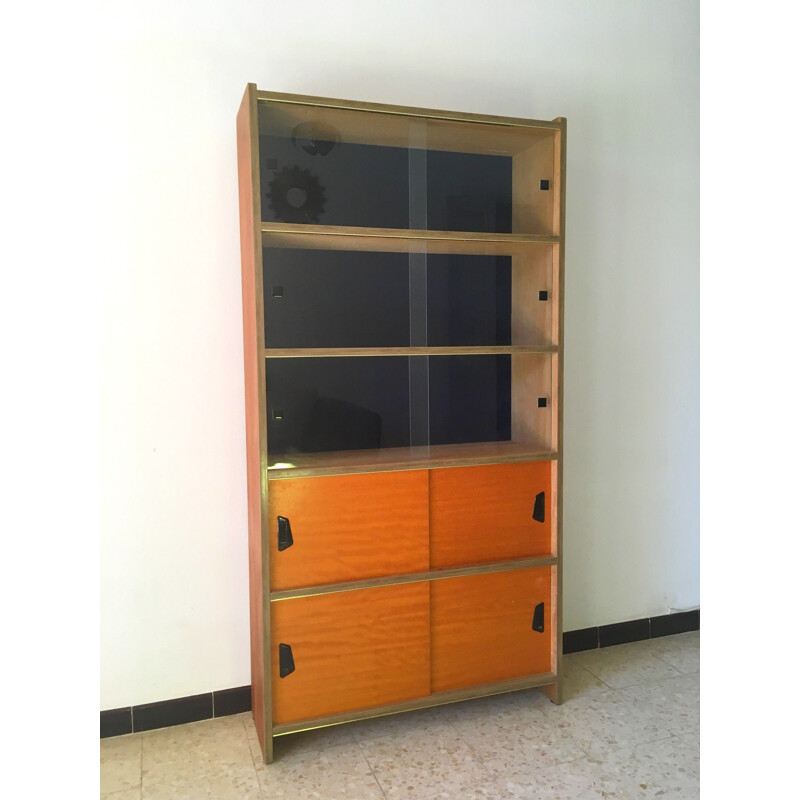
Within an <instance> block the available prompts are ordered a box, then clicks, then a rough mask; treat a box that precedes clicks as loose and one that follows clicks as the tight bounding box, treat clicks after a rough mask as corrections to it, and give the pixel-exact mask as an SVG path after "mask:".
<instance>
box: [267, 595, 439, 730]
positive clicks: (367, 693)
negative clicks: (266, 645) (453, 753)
mask: <svg viewBox="0 0 800 800" xmlns="http://www.w3.org/2000/svg"><path fill="white" fill-rule="evenodd" d="M281 643H284V644H288V645H290V646H291V648H292V657H293V660H294V666H295V670H294V672H292V673H291V674H289V675H286V676H285V677H283V678H281V677H280V671H279V663H280V662H279V645H280V644H281ZM272 676H273V679H272V701H273V706H272V707H273V721H274V722H275V723H276V724H277V723H282V722H291V721H297V720H301V719H307V718H309V717H316V716H322V715H324V714H335V713H338V712H342V711H350V710H355V709H359V708H368V707H370V706H376V705H381V704H383V703H394V702H399V701H401V700H410V699H413V698H416V697H424V696H427V695H429V694H430V596H429V584H428V583H412V584H401V585H395V586H380V587H376V588H374V589H362V590H360V591H352V592H337V593H333V594H325V595H316V596H313V597H300V598H295V599H292V600H280V601H277V602H274V603H273V604H272Z"/></svg>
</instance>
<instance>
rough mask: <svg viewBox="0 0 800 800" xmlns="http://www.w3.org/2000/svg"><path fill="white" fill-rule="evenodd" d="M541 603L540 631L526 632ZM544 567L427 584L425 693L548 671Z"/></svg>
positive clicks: (546, 569) (547, 585) (547, 586)
mask: <svg viewBox="0 0 800 800" xmlns="http://www.w3.org/2000/svg"><path fill="white" fill-rule="evenodd" d="M539 603H544V604H545V608H544V620H545V626H546V627H545V630H544V632H542V633H540V632H538V631H535V630H533V629H532V624H533V617H534V610H535V608H536V606H537V605H538V604H539ZM550 605H551V598H550V568H549V567H535V568H532V569H523V570H514V571H509V572H492V573H486V574H482V575H470V576H467V577H463V578H447V579H443V580H438V581H432V583H431V691H433V692H440V691H446V690H448V689H460V688H463V687H466V686H474V685H478V684H482V683H491V682H492V681H501V680H506V679H509V678H521V677H523V676H526V675H536V674H540V673H544V672H548V671H549V670H550V666H551V662H550V647H551V641H552V637H551V631H550V630H547V628H548V627H549V626H550V620H551V614H550Z"/></svg>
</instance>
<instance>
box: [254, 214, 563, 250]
mask: <svg viewBox="0 0 800 800" xmlns="http://www.w3.org/2000/svg"><path fill="white" fill-rule="evenodd" d="M261 238H262V242H263V245H264V247H304V248H311V249H320V250H370V251H374V252H381V253H406V252H409V253H454V254H463V255H494V256H513V255H522V254H524V253H529V252H530V248H531V247H535V246H543V245H544V246H552V245H554V244H558V243H559V242H560V241H561V240H560V237H558V236H545V235H539V234H533V233H473V232H468V231H428V230H411V229H406V228H351V227H344V226H339V225H304V224H296V223H289V222H262V223H261Z"/></svg>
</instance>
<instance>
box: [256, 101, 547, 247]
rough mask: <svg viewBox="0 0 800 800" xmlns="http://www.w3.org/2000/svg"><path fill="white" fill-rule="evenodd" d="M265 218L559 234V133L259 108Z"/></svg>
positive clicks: (282, 106) (306, 108)
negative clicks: (555, 227) (555, 229)
mask: <svg viewBox="0 0 800 800" xmlns="http://www.w3.org/2000/svg"><path fill="white" fill-rule="evenodd" d="M259 130H260V137H259V149H260V164H261V189H262V197H261V207H262V218H263V220H264V221H266V222H285V223H300V224H319V225H341V226H354V227H373V228H411V229H423V230H424V229H428V230H442V231H446V230H449V231H473V232H488V233H512V232H514V233H539V234H552V233H553V209H554V202H555V201H554V198H555V191H554V179H555V146H554V143H555V131H554V130H553V129H549V128H536V127H528V126H513V125H508V126H506V125H492V124H484V123H477V122H457V121H446V120H435V119H422V118H417V117H408V116H404V115H401V114H385V113H377V112H366V111H350V110H343V109H336V108H326V107H318V106H311V105H299V104H292V103H275V102H261V103H259Z"/></svg>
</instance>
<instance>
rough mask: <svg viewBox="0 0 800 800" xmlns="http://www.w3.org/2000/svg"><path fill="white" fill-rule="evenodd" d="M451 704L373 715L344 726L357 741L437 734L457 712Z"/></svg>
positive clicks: (448, 723)
mask: <svg viewBox="0 0 800 800" xmlns="http://www.w3.org/2000/svg"><path fill="white" fill-rule="evenodd" d="M458 713H459V712H458V710H454V709H453V707H452V706H438V707H437V708H423V709H420V710H418V711H406V712H404V713H402V714H393V715H389V716H385V717H375V718H374V719H365V720H361V721H360V722H355V723H353V724H352V725H348V726H344V727H347V728H350V730H351V731H352V735H353V736H354V737H355V740H356V741H357V742H369V741H373V740H375V739H382V738H385V737H391V738H392V739H394V740H396V741H397V740H399V739H402V738H404V737H405V736H411V737H416V736H418V735H420V734H422V733H427V734H429V735H438V734H441V733H444V732H446V731H447V729H448V727H449V725H450V722H451V720H452V719H453V715H454V714H456V715H457V714H458Z"/></svg>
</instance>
